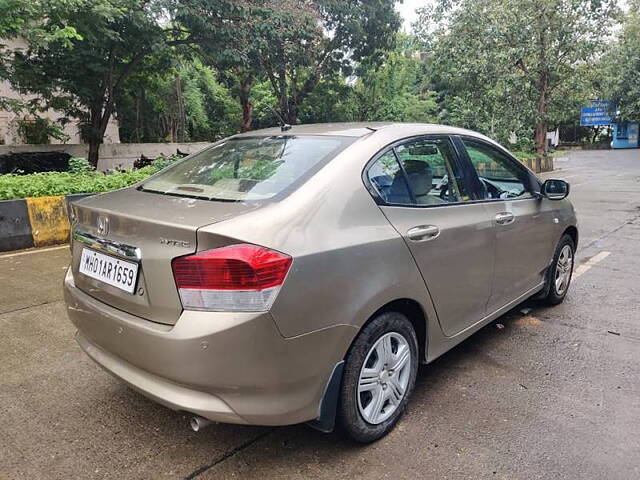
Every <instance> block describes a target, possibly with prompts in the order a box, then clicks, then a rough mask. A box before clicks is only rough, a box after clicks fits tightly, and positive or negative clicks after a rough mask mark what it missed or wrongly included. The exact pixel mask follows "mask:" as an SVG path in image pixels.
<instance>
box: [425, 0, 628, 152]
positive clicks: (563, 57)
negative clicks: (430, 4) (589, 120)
mask: <svg viewBox="0 0 640 480" xmlns="http://www.w3.org/2000/svg"><path fill="white" fill-rule="evenodd" d="M616 13H617V5H616V2H615V0H520V1H518V2H504V1H502V0H438V1H437V2H436V5H435V7H434V8H427V9H423V10H422V11H421V13H420V16H419V20H418V22H417V23H418V25H417V28H416V33H417V34H418V35H420V36H421V38H422V40H423V41H424V43H425V45H426V47H427V48H430V49H432V53H433V55H432V68H433V70H434V77H435V79H436V83H437V84H438V87H439V89H440V90H441V91H442V92H443V97H444V104H445V108H446V109H447V114H448V115H450V116H452V117H453V118H457V119H463V120H464V121H465V122H468V123H470V125H465V126H470V127H474V128H476V129H479V130H481V131H485V132H487V133H495V132H496V130H499V132H500V135H499V136H501V137H502V139H503V140H504V139H505V138H504V137H506V136H508V135H509V132H510V131H516V132H518V131H519V132H523V133H524V132H527V131H533V132H534V135H533V137H534V139H535V146H536V151H537V152H538V153H539V154H544V153H545V151H546V133H547V127H548V125H549V123H550V122H551V121H552V120H553V118H552V116H553V115H554V114H556V115H557V112H558V105H559V103H561V102H562V101H563V98H562V95H564V94H565V93H566V86H567V85H569V84H570V83H571V82H572V81H573V80H574V79H575V77H576V75H577V74H578V71H579V69H580V66H581V65H585V64H588V63H590V62H593V61H594V60H595V59H596V58H597V57H598V54H599V53H600V52H601V49H602V45H603V43H604V40H605V39H606V38H607V36H608V35H609V34H610V28H611V25H612V22H613V20H614V18H615V16H616ZM554 112H555V113H554Z"/></svg>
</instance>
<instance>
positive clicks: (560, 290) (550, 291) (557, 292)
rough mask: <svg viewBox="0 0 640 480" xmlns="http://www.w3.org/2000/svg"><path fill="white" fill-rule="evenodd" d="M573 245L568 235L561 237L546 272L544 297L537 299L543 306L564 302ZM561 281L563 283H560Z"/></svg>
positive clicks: (573, 253) (571, 267) (569, 281)
mask: <svg viewBox="0 0 640 480" xmlns="http://www.w3.org/2000/svg"><path fill="white" fill-rule="evenodd" d="M575 248H576V247H575V243H574V241H573V238H571V236H570V235H566V234H565V235H563V236H562V238H561V239H560V241H559V242H558V245H557V246H556V250H555V252H554V254H553V262H552V263H551V266H550V267H549V269H548V270H547V284H546V285H545V288H544V290H543V292H544V295H543V296H542V297H541V298H540V299H539V300H540V302H541V303H542V304H543V305H549V306H553V305H558V304H559V303H562V302H563V301H564V298H565V297H566V295H567V292H568V291H569V286H570V285H571V277H572V275H573V266H574V260H575ZM560 279H563V280H564V281H560Z"/></svg>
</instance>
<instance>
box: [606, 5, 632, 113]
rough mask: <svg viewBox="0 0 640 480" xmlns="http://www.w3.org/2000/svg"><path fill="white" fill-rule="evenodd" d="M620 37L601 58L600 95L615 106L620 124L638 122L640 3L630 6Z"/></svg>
mask: <svg viewBox="0 0 640 480" xmlns="http://www.w3.org/2000/svg"><path fill="white" fill-rule="evenodd" d="M623 20H624V21H623V27H622V31H621V33H620V35H619V37H618V38H617V39H616V41H615V42H613V43H612V44H611V47H610V49H609V50H608V51H607V54H606V55H605V56H604V57H603V64H604V68H605V72H606V78H607V80H608V81H607V83H606V84H604V85H603V86H602V87H603V91H604V92H605V94H606V95H608V96H609V98H611V99H612V100H613V101H614V102H615V103H616V104H617V106H618V109H619V115H620V120H622V121H636V122H637V121H638V120H640V0H631V1H630V2H629V11H628V12H627V14H626V15H625V16H624V19H623Z"/></svg>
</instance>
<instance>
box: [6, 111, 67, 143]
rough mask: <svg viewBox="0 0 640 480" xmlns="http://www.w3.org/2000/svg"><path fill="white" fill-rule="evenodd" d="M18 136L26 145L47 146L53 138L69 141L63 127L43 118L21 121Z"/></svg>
mask: <svg viewBox="0 0 640 480" xmlns="http://www.w3.org/2000/svg"><path fill="white" fill-rule="evenodd" d="M18 134H19V135H20V137H21V138H22V139H23V141H24V142H25V143H29V144H34V145H46V144H48V143H49V141H50V140H51V138H55V139H56V140H60V141H63V142H64V141H67V140H68V139H69V137H68V136H67V135H66V134H65V133H64V129H63V127H62V126H61V125H59V124H57V123H54V122H52V121H51V120H49V119H48V118H42V117H35V118H23V119H21V120H19V121H18Z"/></svg>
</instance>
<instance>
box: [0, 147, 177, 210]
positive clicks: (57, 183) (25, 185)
mask: <svg viewBox="0 0 640 480" xmlns="http://www.w3.org/2000/svg"><path fill="white" fill-rule="evenodd" d="M74 160H76V162H75V163H76V165H75V168H72V169H71V170H70V171H69V172H42V173H32V174H29V175H16V174H7V175H0V200H11V199H14V198H28V197H44V196H49V195H68V194H70V193H97V192H108V191H110V190H117V189H119V188H124V187H128V186H129V185H133V184H134V183H137V182H140V181H141V180H144V179H145V178H147V177H148V176H150V175H153V174H154V173H156V172H157V171H159V170H160V169H162V168H164V167H165V166H167V165H168V164H169V163H171V162H172V161H173V160H174V158H171V157H170V158H164V157H160V158H158V159H156V160H154V161H153V162H152V163H151V165H147V166H146V167H142V168H139V169H137V170H125V171H117V172H113V173H102V172H96V171H94V170H92V169H90V168H87V167H86V166H85V165H84V164H83V162H81V161H79V160H84V159H74Z"/></svg>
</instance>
